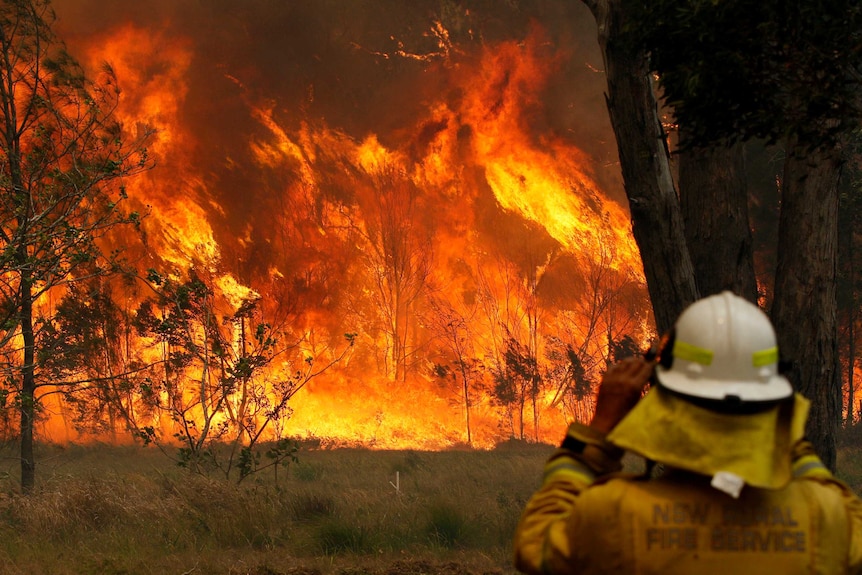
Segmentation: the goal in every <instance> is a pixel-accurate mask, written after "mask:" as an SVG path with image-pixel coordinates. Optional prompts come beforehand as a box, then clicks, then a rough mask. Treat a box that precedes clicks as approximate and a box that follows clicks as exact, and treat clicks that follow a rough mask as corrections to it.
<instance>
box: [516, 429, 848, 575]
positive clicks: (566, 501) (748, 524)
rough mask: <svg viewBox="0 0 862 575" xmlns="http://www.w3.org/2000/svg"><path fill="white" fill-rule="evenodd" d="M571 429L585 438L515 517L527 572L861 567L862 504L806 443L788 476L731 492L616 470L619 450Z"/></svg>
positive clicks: (738, 573)
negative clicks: (775, 484)
mask: <svg viewBox="0 0 862 575" xmlns="http://www.w3.org/2000/svg"><path fill="white" fill-rule="evenodd" d="M569 435H570V436H573V437H575V438H576V439H577V443H580V444H581V445H586V447H584V448H583V449H582V451H581V452H580V453H577V452H575V451H572V450H569V449H563V448H561V449H559V450H557V451H556V452H555V453H554V455H553V456H552V457H551V459H550V460H549V461H548V463H547V465H546V467H545V477H544V480H543V485H542V487H541V488H540V489H539V490H538V491H537V492H536V493H535V494H534V495H533V496H532V498H531V499H530V500H529V502H528V503H527V506H526V508H525V510H524V513H523V515H522V517H521V520H520V523H519V525H518V529H517V532H516V536H515V542H514V543H515V564H516V566H517V568H518V569H519V570H521V571H523V572H525V573H531V574H533V573H534V574H556V573H559V574H563V573H584V574H591V573H614V574H617V573H635V574H648V573H656V574H662V575H672V574H674V573H686V574H700V573H705V574H710V573H721V574H729V575H744V574H747V573H758V574H761V573H776V574H782V575H792V574H796V573H809V574H811V573H822V574H833V573H859V572H862V503H860V500H859V499H858V498H857V497H856V496H855V495H854V494H853V492H852V491H851V490H850V489H849V488H848V487H847V486H846V485H844V484H843V483H842V482H840V481H839V480H837V479H835V478H834V477H833V476H832V474H831V473H830V472H829V470H828V469H826V467H825V466H824V465H823V464H822V463H821V462H820V459H819V458H818V457H817V455H816V454H815V453H814V451H813V449H812V448H811V446H810V444H809V443H807V442H800V443H799V444H797V445H796V447H795V449H794V450H793V479H792V480H791V481H790V483H789V484H787V485H786V486H785V487H783V488H781V489H762V488H755V487H751V486H746V487H744V488H743V490H742V492H741V494H740V496H739V498H738V499H734V498H732V497H731V496H729V495H727V494H726V493H723V492H721V491H719V490H717V489H715V488H713V487H711V486H710V478H709V477H706V476H704V475H699V474H695V473H691V472H688V471H679V470H670V471H669V472H667V473H666V474H664V475H663V476H662V477H660V478H657V479H648V478H636V477H623V476H614V473H613V472H614V471H617V470H618V469H619V468H620V466H619V457H620V456H621V454H622V452H621V451H620V450H619V449H617V448H615V447H614V446H612V445H610V444H608V443H607V442H606V441H605V440H604V438H603V437H602V436H599V435H598V434H597V433H596V432H595V431H593V430H591V429H590V428H588V427H585V426H579V425H577V424H574V425H573V426H572V427H570V429H569Z"/></svg>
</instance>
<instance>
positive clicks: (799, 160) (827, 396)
mask: <svg viewBox="0 0 862 575" xmlns="http://www.w3.org/2000/svg"><path fill="white" fill-rule="evenodd" d="M584 3H585V4H586V5H587V6H588V7H589V8H590V10H591V11H592V13H593V15H594V16H595V18H596V21H597V24H598V35H599V43H600V45H601V46H602V49H603V56H604V60H605V71H606V74H607V80H608V108H609V111H610V116H611V121H612V124H613V126H614V130H615V132H616V136H617V142H618V148H619V151H620V160H621V163H622V171H623V176H624V179H625V186H626V193H627V195H628V197H629V202H630V206H631V212H632V219H633V228H634V232H635V240H636V241H637V242H638V245H639V247H640V250H641V254H642V257H643V260H644V268H645V271H646V276H647V282H648V285H649V286H650V290H649V291H650V295H651V297H652V299H653V307H654V309H655V313H656V321H657V323H658V326H659V329H664V328H667V327H668V318H669V317H675V316H676V315H677V314H678V313H679V312H680V311H681V309H682V307H684V305H685V304H687V303H689V300H690V299H691V298H692V296H694V297H696V296H697V295H698V291H697V289H696V286H697V285H698V283H697V281H696V280H695V275H694V273H693V272H694V270H693V268H692V266H691V260H692V257H691V251H690V250H689V249H688V248H689V247H690V246H686V244H685V242H684V241H680V236H681V235H682V232H679V231H678V230H677V222H682V221H684V219H683V218H681V217H680V215H679V213H680V209H679V205H678V201H677V194H679V195H680V196H682V195H684V194H688V193H696V192H695V191H692V190H688V191H681V190H680V191H679V192H677V191H676V190H675V189H674V186H673V184H672V181H671V180H669V178H668V175H669V172H668V170H667V165H668V160H667V158H668V154H667V153H666V150H662V149H660V148H659V145H658V144H657V142H665V141H666V138H665V134H664V133H663V130H662V129H661V128H662V125H661V122H660V121H659V120H658V113H657V109H658V108H657V104H658V99H657V98H656V95H655V92H654V91H653V85H652V83H653V82H652V80H653V74H656V75H657V77H658V79H659V87H660V90H661V95H662V98H663V101H664V104H665V105H666V106H667V107H668V108H669V110H670V111H671V112H672V114H673V116H674V119H675V121H676V122H678V123H679V125H680V129H681V133H683V134H684V135H685V137H686V140H685V141H684V142H683V145H684V147H685V148H686V149H687V150H698V149H700V150H709V149H714V150H718V149H721V147H722V146H727V145H730V144H733V143H736V142H740V141H746V140H750V139H752V138H759V139H763V140H766V141H767V142H771V143H776V144H780V145H782V146H783V147H784V149H785V151H786V160H785V163H784V173H783V175H782V177H781V190H780V191H781V210H780V218H779V219H780V221H779V238H778V263H777V266H776V270H775V282H774V284H775V288H774V298H773V304H772V309H771V314H772V319H773V322H774V324H775V326H776V330H777V332H778V338H779V346H780V348H781V350H782V354H784V356H785V359H787V360H788V361H787V362H786V363H787V375H788V377H789V378H790V380H791V381H792V382H793V383H794V385H795V386H796V388H797V389H798V390H800V391H801V392H803V393H804V394H805V395H807V396H808V397H810V398H811V399H812V417H811V418H810V420H809V435H810V437H811V439H812V441H813V442H814V443H815V445H816V446H817V447H818V450H819V451H820V453H821V455H822V456H823V458H824V460H825V461H826V462H827V463H828V464H830V465H832V466H834V462H835V433H834V432H835V430H836V427H837V424H838V421H839V415H840V385H839V384H838V378H837V370H836V365H837V363H838V362H837V355H836V354H837V350H836V321H835V315H836V289H835V285H836V274H835V270H836V258H837V222H838V192H837V187H838V179H839V175H840V171H841V166H842V164H843V161H844V155H843V145H844V141H845V137H846V134H848V133H849V131H850V130H851V129H852V128H853V127H854V126H855V125H857V124H858V121H859V118H860V108H862V105H860V94H862V90H860V87H862V86H860V82H862V6H860V5H859V3H858V2H855V1H853V0H837V1H835V2H806V1H805V0H789V1H787V0H768V1H754V0H732V1H724V2H714V1H712V0H687V1H685V2H678V1H674V0H657V1H655V2H643V1H638V0H584ZM734 191H738V189H737V190H734V187H733V186H732V185H731V186H728V187H727V188H726V189H725V191H724V192H723V194H719V195H716V196H714V197H712V198H711V199H704V198H700V201H699V202H698V204H697V205H698V206H699V208H698V209H696V210H694V214H693V215H689V217H690V218H710V217H713V214H715V213H719V212H725V211H727V210H726V208H727V207H728V205H729V204H731V203H732V202H737V205H739V204H738V202H740V201H741V200H740V198H744V195H741V194H736V195H735V196H734V195H732V192H734ZM695 197H696V196H695ZM728 213H733V214H735V215H734V217H736V218H743V219H744V218H746V217H747V216H746V215H745V213H744V212H740V211H737V212H733V211H732V210H730V211H729V212H728ZM744 224H745V225H747V222H744ZM653 226H657V230H658V232H659V233H660V235H661V237H658V238H656V237H655V234H652V235H650V232H651V231H652V227H653ZM641 230H646V231H641ZM712 241H713V242H714V244H713V246H714V247H712V248H711V251H712V252H713V253H716V252H719V251H720V252H721V253H724V254H726V257H725V261H723V262H719V261H717V262H714V263H713V264H712V266H711V267H712V268H724V269H733V267H734V266H736V265H737V262H736V261H733V260H732V259H731V258H732V257H733V256H734V255H735V256H736V257H737V258H738V257H739V256H740V255H743V256H747V254H746V253H745V252H746V251H747V250H749V249H751V248H750V246H751V243H750V242H748V243H746V241H745V237H743V236H742V235H733V234H728V235H727V236H725V237H722V236H718V237H714V238H712ZM728 241H734V242H737V249H735V250H733V249H723V247H724V246H722V244H724V243H726V242H728ZM701 269H703V268H701ZM655 270H658V271H659V272H660V273H656V272H655ZM742 271H743V269H742V268H740V270H739V271H738V272H737V273H742ZM667 278H675V279H676V282H668V281H667ZM689 279H690V280H692V281H691V283H689V282H688V281H687V280H689ZM704 283H705V282H704ZM743 283H744V282H739V283H738V284H737V285H742V284H743ZM748 283H749V284H750V282H748ZM679 285H681V286H684V287H685V288H686V289H685V290H684V291H682V292H677V291H673V289H672V288H674V287H675V286H679ZM690 286H694V291H690V289H689V288H690ZM668 288H671V291H670V292H669V293H664V292H665V290H666V289H668ZM680 293H681V295H680Z"/></svg>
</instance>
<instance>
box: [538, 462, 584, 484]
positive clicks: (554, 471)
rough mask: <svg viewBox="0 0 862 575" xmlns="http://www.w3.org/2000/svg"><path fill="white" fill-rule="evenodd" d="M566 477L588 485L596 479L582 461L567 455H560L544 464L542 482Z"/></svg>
mask: <svg viewBox="0 0 862 575" xmlns="http://www.w3.org/2000/svg"><path fill="white" fill-rule="evenodd" d="M563 478H567V479H569V480H570V481H576V482H578V483H583V484H584V485H590V484H592V483H593V481H595V480H596V474H595V472H593V470H592V469H590V468H589V467H587V466H586V465H584V464H583V463H581V462H579V461H576V460H574V459H571V458H569V457H560V458H557V459H554V460H553V461H550V462H548V464H547V465H545V475H544V477H543V478H542V482H543V483H548V482H550V481H557V480H559V479H563Z"/></svg>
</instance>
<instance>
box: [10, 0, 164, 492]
mask: <svg viewBox="0 0 862 575" xmlns="http://www.w3.org/2000/svg"><path fill="white" fill-rule="evenodd" d="M54 22H55V15H54V13H53V11H52V9H51V6H50V3H49V2H48V1H47V0H3V1H2V2H0V327H2V334H1V335H0V345H2V346H4V347H6V348H8V347H14V348H15V349H16V353H14V354H12V355H11V356H10V357H12V358H14V359H13V360H12V361H9V362H7V365H5V366H4V367H5V369H6V371H7V378H6V383H7V385H9V386H10V389H7V393H8V394H9V395H10V396H11V397H14V400H15V405H17V407H18V408H19V410H20V416H21V417H20V421H21V429H20V433H21V485H22V488H23V489H24V490H25V491H29V490H30V489H31V488H32V487H33V485H34V482H35V471H36V466H35V461H34V453H33V451H34V450H33V444H34V436H33V435H34V433H33V432H34V422H35V419H36V416H37V413H38V408H39V400H40V394H39V389H40V388H41V387H43V386H48V385H50V384H51V382H49V381H40V379H39V365H38V362H37V349H36V347H37V331H38V329H39V325H40V322H41V320H42V318H43V317H45V316H49V315H50V314H51V313H52V311H51V309H50V306H49V304H48V302H47V301H45V298H44V296H45V295H46V294H48V293H49V292H54V291H55V290H62V289H63V287H64V286H65V285H68V283H69V282H74V281H76V280H78V279H81V278H84V277H92V276H94V275H101V274H107V273H110V272H112V271H114V270H115V269H116V262H115V261H114V260H115V257H116V256H117V253H116V251H110V252H109V251H107V250H105V249H103V246H102V243H103V242H101V241H100V240H102V239H103V238H104V237H105V235H106V234H107V233H108V232H109V231H110V230H112V229H113V228H115V226H118V225H120V224H135V223H137V222H138V216H137V214H136V213H134V212H126V211H125V210H124V209H123V207H124V206H123V201H124V200H125V199H126V198H127V196H126V191H125V188H124V186H123V183H124V180H125V179H126V178H128V177H130V176H132V175H134V174H136V173H138V172H140V171H142V170H144V169H146V168H147V167H148V165H149V163H148V159H147V154H146V149H145V147H144V142H145V140H146V139H147V138H148V136H149V131H148V130H147V129H145V128H141V129H139V130H138V131H137V133H136V134H133V135H130V136H127V134H126V132H125V131H124V129H123V126H122V125H121V123H120V122H119V121H118V119H117V117H116V110H117V106H118V104H119V95H120V92H119V88H118V85H117V81H116V77H115V75H114V73H113V71H112V70H111V69H110V67H108V66H106V67H105V68H104V69H103V70H102V71H101V73H100V77H99V79H98V81H92V80H90V79H88V78H87V77H86V75H85V73H84V70H83V68H82V66H81V65H80V64H79V63H78V62H77V61H76V60H75V59H74V58H73V57H72V56H71V55H70V54H69V53H68V52H67V51H66V49H65V46H64V44H63V42H62V41H61V40H60V39H59V38H58V37H57V36H56V34H55V33H54V31H53V24H54Z"/></svg>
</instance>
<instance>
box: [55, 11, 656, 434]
mask: <svg viewBox="0 0 862 575" xmlns="http://www.w3.org/2000/svg"><path fill="white" fill-rule="evenodd" d="M54 5H55V9H56V12H57V15H58V23H57V31H58V33H59V35H60V36H61V37H62V38H63V39H64V40H65V41H66V43H67V44H68V46H69V48H70V51H71V52H72V53H73V54H74V55H75V56H76V57H77V58H78V59H79V60H80V61H81V62H82V63H83V64H84V65H85V67H86V68H88V69H90V70H97V69H98V67H99V66H101V65H102V64H103V63H104V62H108V63H110V65H111V66H113V68H114V69H115V71H116V73H117V76H118V79H119V82H120V86H121V88H122V89H123V95H122V106H121V109H120V114H121V117H122V118H123V120H124V123H125V125H126V128H127V129H129V130H132V129H134V128H135V126H136V125H138V124H148V125H150V126H153V127H155V128H156V129H157V134H156V136H155V138H154V140H153V141H152V143H151V146H150V154H151V156H152V157H153V158H154V160H155V163H156V166H155V168H154V169H153V170H151V171H149V172H148V173H146V174H145V175H144V176H143V177H140V178H137V179H136V180H135V181H133V182H130V184H129V186H130V187H129V191H130V195H131V197H132V199H133V201H134V202H136V203H137V204H139V205H140V206H143V207H145V208H146V209H147V210H148V211H149V216H148V217H147V218H146V220H145V222H144V232H145V239H146V242H145V244H140V242H139V240H137V239H136V238H132V237H129V238H126V241H128V244H129V246H137V247H132V248H130V249H132V250H133V251H134V253H136V257H137V258H139V265H140V266H141V267H142V268H146V267H155V268H157V269H161V270H165V271H166V272H168V273H174V274H176V275H177V276H178V277H179V276H181V275H182V274H183V273H184V272H185V270H187V269H188V268H189V267H192V266H195V267H198V268H202V269H206V270H208V273H210V274H211V275H212V277H213V278H215V280H214V281H215V283H216V285H217V288H218V290H219V291H220V293H221V294H222V296H223V298H224V301H225V302H227V304H231V302H233V304H234V305H236V304H238V302H239V301H241V299H242V298H243V297H245V296H247V295H248V294H250V293H255V294H260V296H261V297H262V298H263V300H264V301H265V302H267V304H268V305H269V306H270V307H271V308H272V310H273V313H274V314H275V313H277V310H278V308H279V307H280V306H282V307H284V306H289V307H290V309H291V310H292V311H291V315H290V318H291V329H292V330H293V331H294V333H297V334H304V335H305V336H308V335H309V334H314V337H315V338H316V340H317V341H320V342H327V341H330V342H335V341H337V340H339V338H340V337H341V335H342V334H343V333H345V332H356V333H358V338H357V346H356V350H355V352H354V354H353V355H352V356H351V358H350V360H349V361H347V362H345V363H344V364H343V365H340V366H339V367H338V368H337V369H335V370H332V371H331V372H328V373H327V374H325V375H324V376H322V377H320V378H317V379H315V380H314V381H312V382H311V383H309V384H308V385H307V386H306V388H304V389H303V390H302V391H301V392H300V393H299V394H297V396H296V397H294V399H293V400H292V402H291V407H292V414H291V417H290V419H289V420H288V421H286V422H284V432H285V433H296V434H300V435H306V436H315V437H320V438H326V439H334V440H336V441H339V442H341V443H355V444H363V445H371V446H375V447H381V448H389V447H414V448H431V449H435V448H442V447H446V446H447V445H452V444H457V443H461V442H464V441H465V429H464V427H465V426H464V417H465V413H464V406H463V401H461V400H459V395H458V386H457V385H455V386H454V387H453V386H452V385H450V384H449V383H446V382H445V381H441V380H440V378H436V377H434V375H433V369H432V367H433V365H434V364H435V363H443V362H445V361H449V360H451V351H450V350H449V348H448V347H447V346H446V345H445V343H444V340H443V339H441V337H440V333H442V332H441V330H440V329H436V328H435V323H434V318H437V319H438V320H439V318H440V317H444V316H445V314H442V312H441V310H446V313H449V314H450V316H449V317H459V318H466V319H467V320H468V322H467V326H468V327H467V329H466V331H465V333H469V334H470V335H469V339H470V350H471V353H472V356H473V357H475V358H477V359H478V360H481V361H482V362H483V363H484V364H486V365H491V364H493V363H494V362H495V361H496V362H498V363H499V361H500V358H501V357H502V354H503V353H504V350H503V345H502V341H503V335H504V333H505V332H504V330H506V329H507V330H509V332H510V333H512V334H513V335H515V336H516V337H517V338H518V339H519V341H523V342H527V343H528V344H529V345H531V346H532V347H533V348H534V349H535V351H536V353H537V356H538V357H539V359H540V360H541V361H544V360H545V358H546V357H548V353H549V352H550V351H549V350H550V349H551V345H550V343H549V342H554V345H558V346H559V345H564V346H565V345H568V346H570V347H571V348H572V349H575V350H578V351H580V352H582V354H583V357H585V358H590V359H591V361H592V363H591V364H589V365H585V367H586V368H587V374H588V376H589V377H590V378H592V381H596V380H597V378H598V377H599V374H600V372H601V369H603V366H604V362H605V361H606V360H607V359H608V353H609V352H608V340H609V339H617V338H619V337H622V336H623V335H630V336H632V337H633V338H635V340H636V341H637V342H638V343H643V342H645V341H647V340H648V339H649V338H650V334H651V318H650V316H649V309H648V308H649V306H648V305H647V300H646V294H645V289H644V287H643V277H642V268H641V264H640V259H639V254H638V251H637V248H636V246H635V244H634V242H633V240H632V238H631V233H630V224H629V217H628V214H627V209H626V206H625V203H624V196H623V193H622V190H621V179H620V176H619V168H618V165H617V159H616V152H615V143H614V140H613V136H612V132H611V130H610V127H609V124H608V120H607V114H606V110H605V107H604V99H603V95H602V94H603V86H604V76H603V75H602V73H601V71H600V68H601V56H600V54H599V52H598V50H597V47H596V42H595V30H594V27H595V24H594V22H593V21H592V19H591V17H590V15H589V13H588V12H587V10H586V8H584V7H583V6H581V3H579V2H571V3H567V2H554V1H550V0H545V1H542V0H535V1H520V2H518V1H512V2H492V1H487V0H486V1H474V2H471V1H455V0H444V1H443V2H439V1H433V2H432V1H426V0H418V1H412V2H395V1H387V0H375V1H372V2H354V1H346V2H345V1H336V0H332V1H285V2H267V1H264V0H250V1H246V2H242V3H237V2H228V1H212V2H192V1H190V0H188V1H187V0H155V1H150V2H145V3H129V2H125V1H121V0H113V1H105V0H56V1H55V2H54ZM393 221H394V222H395V223H393ZM405 221H409V222H410V225H409V226H404V225H403V224H404V222H405ZM398 222H400V224H399V223H398ZM393 225H395V226H400V227H398V229H399V230H401V231H402V233H404V234H406V236H407V237H409V242H408V244H407V245H408V248H409V250H410V251H411V253H412V254H413V256H412V257H413V260H412V264H410V266H411V268H410V269H412V270H414V276H415V277H414V278H413V279H414V282H416V283H418V284H421V285H420V288H421V289H420V290H418V292H417V293H419V295H417V296H416V298H415V299H411V300H410V302H409V304H410V305H408V306H405V307H404V308H403V309H402V310H400V311H398V310H396V312H397V313H402V314H403V315H404V318H402V319H401V320H400V321H401V323H400V325H402V326H403V329H404V330H405V332H404V333H405V336H404V337H405V341H408V342H409V344H410V349H409V350H408V351H409V357H410V358H411V359H410V362H409V368H407V369H406V370H405V373H404V374H401V375H399V374H396V373H394V372H393V371H392V366H391V365H389V363H390V362H389V358H390V354H389V351H390V349H391V341H388V340H387V338H386V336H385V334H386V332H387V330H386V329H385V325H386V318H385V315H386V314H384V313H382V312H381V309H382V308H384V307H385V305H386V301H385V297H384V296H383V295H381V293H379V291H376V290H375V286H378V287H379V281H377V279H379V277H380V276H379V273H381V270H380V268H381V266H386V265H388V264H387V262H386V259H385V257H384V256H381V254H383V253H385V250H381V248H380V246H381V244H382V243H383V242H384V241H385V231H386V229H387V226H390V227H391V226H393ZM404 230H407V231H406V232H405V231H404ZM418 269H421V270H423V273H421V274H417V273H416V270H418ZM376 278H377V279H376ZM130 297H134V296H130ZM435 310H436V312H435ZM441 314H442V315H441ZM396 323H397V321H396ZM438 327H439V326H438ZM273 368H274V369H275V366H274V367H273ZM485 383H486V384H487V385H492V384H493V382H492V381H486V382H485ZM477 389H478V388H477ZM559 392H560V389H559V388H555V387H554V386H553V385H549V386H548V387H547V388H546V389H544V390H543V391H542V394H541V397H540V405H539V408H540V412H539V413H538V414H537V415H538V417H537V419H538V422H539V426H538V429H537V430H536V429H533V419H532V414H531V415H530V418H531V419H530V421H529V422H527V423H528V425H527V427H528V429H529V432H528V437H530V438H531V439H534V440H535V439H538V440H551V441H556V438H557V435H558V434H559V433H560V432H561V431H562V426H563V425H564V424H565V422H566V420H568V419H571V418H573V417H588V413H589V408H590V405H589V398H588V397H586V398H584V399H583V400H582V401H581V403H582V404H583V405H580V406H579V407H577V408H573V407H572V406H571V405H568V407H567V406H566V402H563V401H561V399H560V393H559ZM478 393H479V397H477V398H476V399H475V400H474V405H473V406H472V410H473V414H472V417H473V420H472V423H471V425H472V427H473V443H474V444H475V445H479V446H490V445H493V444H495V443H496V442H498V441H500V440H503V439H506V438H507V437H508V436H509V435H510V434H511V433H512V432H513V430H514V429H515V427H513V426H512V421H511V420H509V419H507V418H506V416H505V415H504V414H503V412H502V411H501V409H500V408H499V406H497V405H495V403H494V402H493V401H492V398H491V394H490V393H489V392H487V391H481V390H480V391H479V392H478ZM52 409H53V411H54V412H55V413H56V414H58V415H57V417H54V418H52V419H51V420H50V421H49V422H48V423H47V424H46V427H45V429H44V430H43V431H44V432H45V433H47V434H49V435H51V436H52V437H54V438H55V439H62V438H75V437H76V436H75V432H74V430H73V429H72V428H71V426H70V424H69V423H68V422H67V420H66V419H65V418H63V417H60V415H62V412H63V407H62V406H61V405H54V406H53V407H52Z"/></svg>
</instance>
